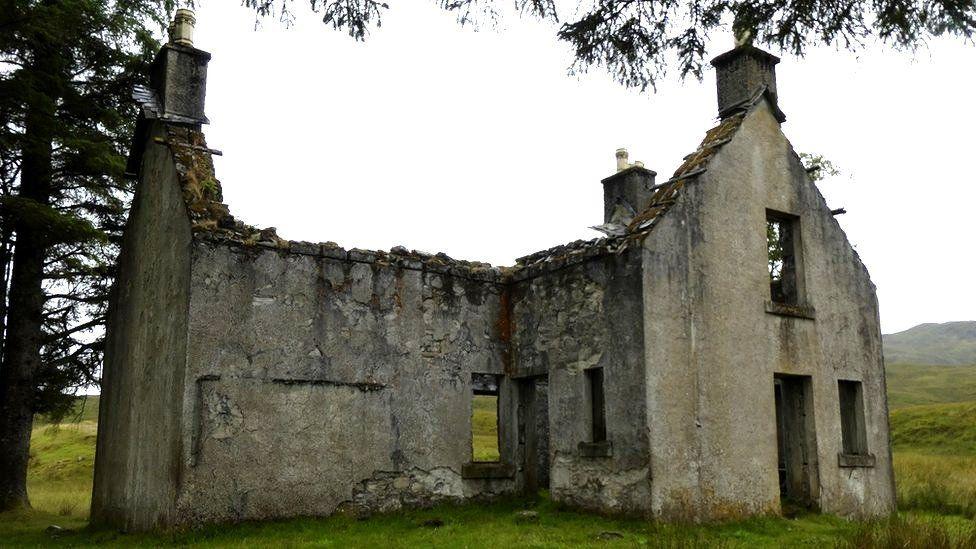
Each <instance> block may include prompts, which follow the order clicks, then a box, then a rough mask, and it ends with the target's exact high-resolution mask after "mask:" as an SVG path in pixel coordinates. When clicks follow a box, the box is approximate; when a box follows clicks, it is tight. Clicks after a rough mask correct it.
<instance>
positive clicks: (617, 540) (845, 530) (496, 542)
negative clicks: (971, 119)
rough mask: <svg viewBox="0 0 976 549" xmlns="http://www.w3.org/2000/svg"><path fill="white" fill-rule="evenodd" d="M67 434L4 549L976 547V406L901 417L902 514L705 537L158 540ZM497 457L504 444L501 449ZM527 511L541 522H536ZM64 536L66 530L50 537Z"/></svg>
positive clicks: (413, 525) (346, 522)
mask: <svg viewBox="0 0 976 549" xmlns="http://www.w3.org/2000/svg"><path fill="white" fill-rule="evenodd" d="M494 406H495V405H494V402H493V401H491V399H483V398H482V399H479V400H478V401H477V402H476V403H475V409H474V413H473V421H474V427H475V431H476V437H479V438H478V439H477V440H482V439H484V440H486V441H488V444H487V445H481V444H480V443H479V446H478V447H476V448H475V449H474V454H475V456H476V457H477V458H479V459H485V458H489V457H491V450H492V447H491V442H492V441H493V440H494V441H497V433H496V432H495V431H494V429H495V428H496V422H495V420H494V415H493V414H494V411H495V408H494ZM94 408H95V406H92V403H89V407H88V410H87V411H86V412H85V413H83V414H78V415H76V416H75V419H78V420H80V421H79V422H76V423H71V424H64V425H62V426H60V427H57V426H53V425H50V424H47V423H46V422H45V421H44V420H43V419H41V420H39V421H38V424H37V426H36V427H35V429H34V435H33V439H32V451H31V456H32V457H31V469H30V478H29V488H30V492H31V499H32V502H33V504H34V507H35V509H34V510H33V511H30V512H22V513H7V514H4V515H0V547H8V546H39V545H71V546H90V545H108V546H126V547H129V546H161V545H166V546H184V545H195V546H207V547H280V546H286V547H288V546H290V547H309V546H314V547H351V546H355V547H364V546H387V547H413V546H417V545H420V546H429V547H494V546H506V545H507V546H519V547H522V546H528V547H575V546H601V547H602V546H621V547H633V546H645V547H676V548H678V547H868V548H870V547H879V548H880V547H886V548H887V547H900V548H916V547H917V548H920V549H921V548H939V547H973V548H976V526H974V524H976V523H974V521H973V520H972V518H973V517H974V516H976V444H974V441H976V436H974V435H976V418H974V415H976V402H974V403H964V404H943V405H935V406H920V407H909V408H904V409H899V410H896V411H894V412H893V413H892V422H891V423H892V433H893V441H894V447H895V470H896V479H897V485H898V500H899V508H900V509H901V510H902V512H901V514H900V515H899V516H898V517H896V518H895V519H893V520H892V521H886V522H881V523H869V524H858V523H852V522H848V521H845V520H842V519H839V518H837V517H832V516H826V515H816V514H808V515H802V516H799V517H796V518H793V519H784V518H780V517H760V518H755V519H750V520H746V521H736V522H729V523H723V524H712V525H705V526H687V525H685V526H682V525H670V526H669V525H659V524H653V523H649V522H647V521H642V520H623V519H606V518H601V517H597V516H593V515H588V514H584V513H578V512H575V511H571V510H566V509H561V508H559V507H558V506H557V505H555V504H553V503H552V502H551V501H550V500H548V498H545V497H541V498H540V499H539V500H537V501H531V502H527V501H524V500H509V501H502V502H497V503H494V504H491V505H488V506H484V505H465V506H441V507H437V508H435V509H430V510H418V511H406V512H401V513H393V514H389V515H382V516H375V517H372V518H370V519H368V520H365V521H363V520H355V519H353V518H349V517H341V516H337V517H330V518H325V519H298V520H290V521H282V522H273V523H245V524H240V525H234V526H215V527H208V528H204V529H200V530H193V531H186V532H169V533H165V534H157V535H151V536H150V535H123V534H118V533H116V532H108V531H91V530H88V529H86V523H87V515H88V505H89V500H90V495H89V494H90V490H91V464H92V457H93V455H94V434H95V423H94V421H93V418H94V417H95V416H94V410H93V409H94ZM494 451H495V452H497V442H494ZM526 510H531V511H533V512H534V513H535V515H534V516H532V515H531V514H529V516H526V514H525V513H524V512H525V511H526ZM50 525H58V526H60V527H61V528H63V530H60V531H56V530H53V529H51V530H52V531H51V532H47V531H46V530H48V527H49V526H50Z"/></svg>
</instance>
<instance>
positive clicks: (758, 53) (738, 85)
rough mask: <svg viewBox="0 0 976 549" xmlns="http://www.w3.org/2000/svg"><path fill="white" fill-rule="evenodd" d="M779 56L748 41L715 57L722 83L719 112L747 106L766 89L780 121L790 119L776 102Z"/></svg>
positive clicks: (726, 112) (715, 64) (718, 80)
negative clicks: (780, 110)
mask: <svg viewBox="0 0 976 549" xmlns="http://www.w3.org/2000/svg"><path fill="white" fill-rule="evenodd" d="M777 63H779V57H776V56H775V55H773V54H771V53H768V52H765V51H763V50H761V49H759V48H757V47H755V46H752V45H749V44H744V45H740V46H736V47H735V48H734V49H732V50H730V51H727V52H725V53H723V54H722V55H719V56H718V57H716V58H715V59H712V66H713V67H715V79H716V82H717V84H718V115H719V117H720V118H725V117H726V116H728V115H730V114H733V113H734V112H736V111H737V110H738V109H740V108H742V107H744V106H747V104H748V102H749V101H751V100H752V99H753V98H754V97H755V96H756V94H757V93H759V91H760V90H761V89H763V88H765V89H766V91H767V92H768V94H769V95H768V97H769V98H770V100H771V101H772V103H773V107H774V108H775V109H776V111H777V118H781V120H780V122H783V121H784V120H786V117H785V116H783V113H782V112H779V109H778V107H777V105H776V97H777V96H776V64H777Z"/></svg>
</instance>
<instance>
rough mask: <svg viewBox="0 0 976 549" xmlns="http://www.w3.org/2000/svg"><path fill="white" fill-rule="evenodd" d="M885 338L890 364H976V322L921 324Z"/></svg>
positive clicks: (885, 353) (885, 350)
mask: <svg viewBox="0 0 976 549" xmlns="http://www.w3.org/2000/svg"><path fill="white" fill-rule="evenodd" d="M882 340H883V342H884V355H885V361H886V362H887V363H888V364H942V365H973V364H976V321H965V322H946V323H943V324H919V325H918V326H915V327H914V328H910V329H908V330H905V331H904V332H898V333H896V334H888V335H884V336H882Z"/></svg>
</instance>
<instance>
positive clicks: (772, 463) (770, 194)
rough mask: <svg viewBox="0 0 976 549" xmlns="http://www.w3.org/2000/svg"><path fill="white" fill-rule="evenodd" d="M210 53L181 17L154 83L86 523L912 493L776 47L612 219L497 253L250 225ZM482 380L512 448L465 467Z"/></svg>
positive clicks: (774, 506)
mask: <svg viewBox="0 0 976 549" xmlns="http://www.w3.org/2000/svg"><path fill="white" fill-rule="evenodd" d="M209 59H210V55H209V54H207V53H205V52H203V51H200V50H198V49H195V48H193V47H192V43H190V42H189V41H188V40H187V39H186V37H185V36H180V35H179V33H177V36H176V38H175V39H174V40H173V41H171V43H170V44H168V45H166V46H165V47H163V49H162V51H161V52H160V53H159V56H158V58H157V59H156V62H155V66H154V69H153V73H152V80H151V81H152V86H151V89H140V90H138V92H137V94H136V96H137V99H138V100H139V102H140V104H141V109H142V110H141V116H140V118H139V122H138V128H137V134H136V136H135V141H134V147H133V150H132V155H131V158H130V171H131V172H132V174H133V175H134V176H136V177H137V178H138V186H137V190H136V195H135V199H134V203H133V206H132V212H131V214H130V218H129V222H128V226H127V228H126V232H125V240H124V245H123V248H122V255H121V259H120V265H119V274H118V280H117V283H116V288H115V294H114V298H113V303H112V308H111V320H110V325H109V328H108V341H107V348H106V353H105V354H106V363H105V369H104V378H103V393H102V408H101V412H100V414H101V415H100V417H99V435H98V449H97V458H96V465H95V487H94V497H93V502H92V518H93V520H94V521H95V522H96V523H102V524H111V525H116V526H119V527H122V528H127V529H146V528H154V527H163V526H173V525H188V524H199V523H207V522H217V521H235V520H244V519H265V518H276V517H289V516H296V515H315V516H317V515H329V514H332V513H335V512H337V511H343V510H350V511H356V512H373V511H384V510H392V509H398V508H401V507H403V506H419V505H428V504H431V503H436V502H456V501H463V500H472V499H483V498H490V497H493V496H497V495H502V494H520V493H523V494H534V493H536V492H537V490H538V489H540V488H542V487H547V488H548V489H549V490H550V493H551V497H552V499H553V500H555V501H557V502H561V503H565V504H568V505H572V506H575V507H578V508H583V509H589V510H594V511H599V512H606V513H619V514H634V515H641V516H647V517H653V518H656V519H661V520H673V519H694V520H710V519H718V518H724V517H736V516H744V515H754V514H762V513H779V512H781V509H782V507H783V505H784V503H786V502H791V503H792V504H794V505H798V506H803V507H809V508H814V509H819V510H821V511H823V512H829V513H837V514H841V515H844V516H853V517H867V516H879V515H885V514H887V513H890V512H891V511H892V510H893V508H894V505H895V498H894V481H893V475H892V462H891V451H890V445H889V434H888V414H887V401H886V394H885V372H884V365H883V361H882V356H881V332H880V329H879V321H878V304H877V299H876V297H875V288H874V286H873V284H872V283H871V280H870V278H869V276H868V273H867V270H866V269H865V267H864V265H863V264H862V263H861V261H860V259H859V258H858V255H857V254H856V253H855V252H854V250H853V249H852V248H851V245H850V243H849V242H848V241H847V238H846V236H845V234H844V232H843V231H842V230H841V228H840V226H839V225H838V223H837V221H836V220H835V218H834V214H833V213H832V212H831V210H830V208H828V206H827V204H825V202H824V199H823V197H822V196H821V195H820V193H819V192H818V190H817V188H816V186H815V185H814V183H813V182H812V181H811V179H810V177H809V175H808V173H807V171H806V170H805V169H804V167H803V165H802V164H801V162H800V159H799V158H798V156H797V154H796V153H795V152H794V151H793V149H792V147H791V145H790V143H789V141H788V140H787V139H786V137H785V135H784V134H783V131H782V129H781V124H782V123H783V122H784V120H785V116H784V115H783V113H782V112H781V111H780V108H779V106H778V96H777V93H776V79H775V73H774V66H775V65H776V63H777V62H778V59H777V58H776V57H774V56H772V55H770V54H768V53H766V52H763V51H761V50H759V49H757V48H755V47H752V46H741V47H737V48H735V49H733V50H732V51H729V52H727V53H725V54H724V55H721V56H719V57H718V58H716V59H715V60H714V61H713V62H712V64H713V65H714V67H715V70H716V73H717V82H718V107H719V110H718V122H717V124H716V126H715V127H714V128H712V129H710V130H708V132H707V133H706V134H705V138H704V140H703V141H702V143H701V145H699V146H698V148H697V150H694V151H693V152H692V153H691V154H689V155H688V156H687V157H685V158H684V161H683V162H682V164H681V165H680V166H679V167H678V168H677V170H676V171H674V173H673V175H672V176H671V177H668V178H663V177H657V174H656V173H655V172H653V171H651V170H649V169H646V168H644V167H642V166H638V165H630V164H628V163H627V161H626V158H620V162H619V166H618V167H619V168H621V169H620V171H618V172H617V173H616V174H614V175H611V176H610V177H608V178H606V179H604V180H603V182H602V184H603V191H604V193H603V194H604V204H603V207H604V220H603V221H604V225H603V226H602V227H601V229H602V230H603V231H604V232H606V233H607V236H606V237H604V238H598V239H594V240H590V241H585V242H584V241H578V242H573V243H571V244H567V245H565V246H559V247H556V248H553V249H550V250H545V251H541V252H538V253H535V254H532V255H529V256H526V257H523V258H521V259H519V260H518V261H517V262H516V264H515V265H514V266H512V267H505V268H495V267H492V266H490V265H487V264H483V263H475V262H465V261H456V260H452V259H451V258H449V257H447V256H445V255H443V254H437V255H428V254H424V253H420V252H416V251H408V250H406V249H404V248H394V249H392V250H390V251H389V252H379V251H367V250H360V249H344V248H341V247H339V246H337V245H335V244H333V243H325V244H313V243H308V242H292V241H286V240H282V239H280V238H279V237H278V236H277V235H276V234H275V233H274V231H273V230H258V229H255V228H253V227H250V226H248V225H245V224H244V223H242V222H241V221H239V220H237V219H235V218H234V217H232V216H231V215H230V213H229V212H228V209H227V206H225V205H224V204H222V203H221V200H222V199H221V187H220V184H219V183H218V181H217V179H215V177H214V173H213V165H212V162H211V153H212V152H213V151H211V150H210V149H208V147H207V144H206V143H205V141H204V137H203V134H202V133H201V124H204V123H206V122H207V119H206V117H205V116H204V88H205V81H206V70H207V63H208V61H209ZM828 115H829V114H828ZM594 185H596V182H594ZM598 208H599V206H598V205H596V204H595V205H594V210H597V209H598ZM835 213H836V212H835ZM594 221H597V220H594ZM474 395H493V396H496V397H497V412H498V415H497V424H498V449H499V453H500V455H499V458H498V460H497V461H493V462H476V461H474V459H473V455H472V445H471V437H472V422H471V417H472V402H473V399H474Z"/></svg>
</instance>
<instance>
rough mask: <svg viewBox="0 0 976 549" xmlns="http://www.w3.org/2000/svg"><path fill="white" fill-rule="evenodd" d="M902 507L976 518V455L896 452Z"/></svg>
mask: <svg viewBox="0 0 976 549" xmlns="http://www.w3.org/2000/svg"><path fill="white" fill-rule="evenodd" d="M895 483H896V487H897V490H898V508H899V509H901V510H903V511H904V510H920V511H931V512H934V513H942V514H951V515H962V516H964V517H967V518H976V456H972V455H970V456H946V455H932V454H926V453H921V452H915V451H898V452H895Z"/></svg>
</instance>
